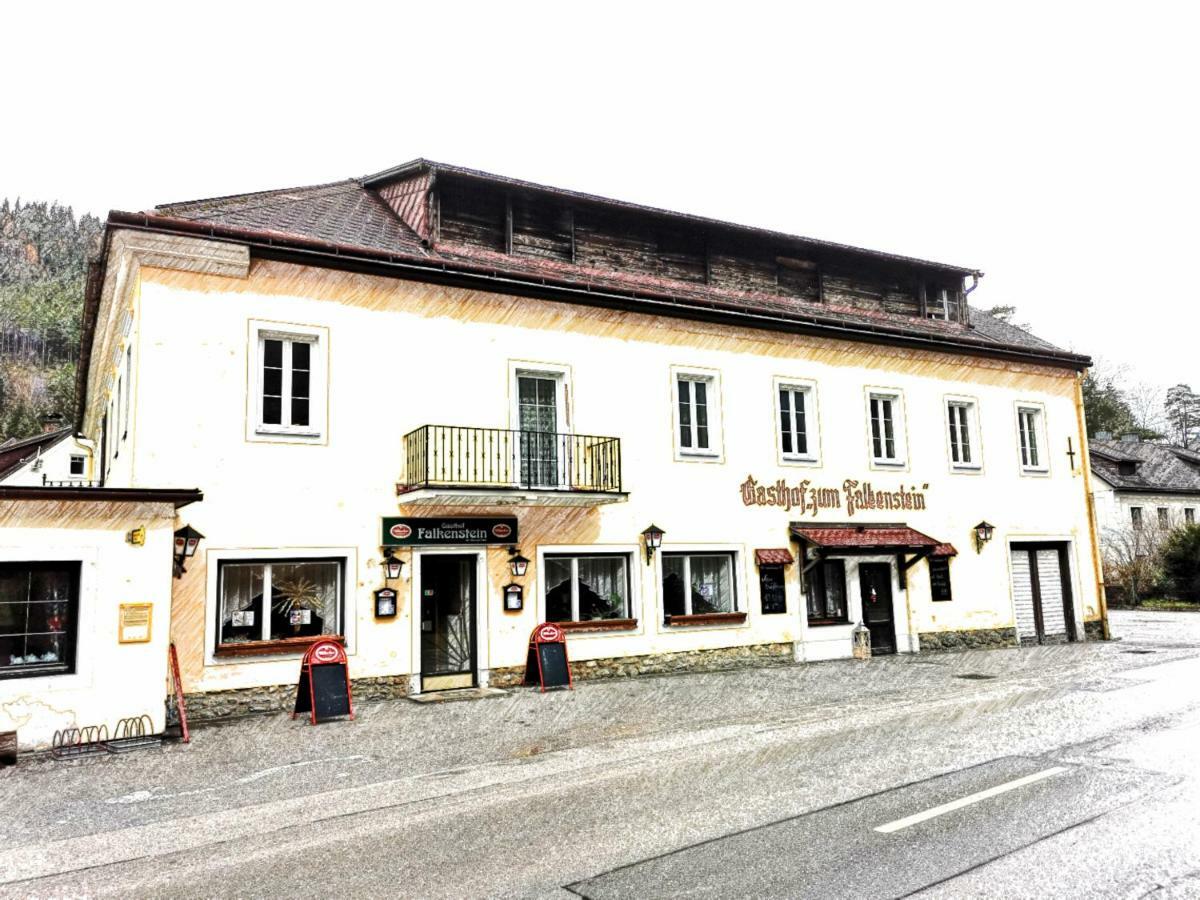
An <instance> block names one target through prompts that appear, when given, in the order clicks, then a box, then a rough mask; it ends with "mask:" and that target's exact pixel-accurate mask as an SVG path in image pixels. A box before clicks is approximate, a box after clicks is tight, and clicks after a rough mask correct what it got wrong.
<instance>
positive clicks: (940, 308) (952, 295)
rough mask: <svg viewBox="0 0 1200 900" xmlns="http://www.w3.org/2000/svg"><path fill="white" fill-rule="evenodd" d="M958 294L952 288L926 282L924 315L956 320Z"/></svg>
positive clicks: (931, 317)
mask: <svg viewBox="0 0 1200 900" xmlns="http://www.w3.org/2000/svg"><path fill="white" fill-rule="evenodd" d="M959 302H960V295H959V292H958V291H957V290H954V289H953V288H946V287H940V286H938V285H933V284H928V285H926V286H925V315H926V317H928V318H930V319H944V320H946V321H947V322H957V321H958V318H959Z"/></svg>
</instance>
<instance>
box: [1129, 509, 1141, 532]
mask: <svg viewBox="0 0 1200 900" xmlns="http://www.w3.org/2000/svg"><path fill="white" fill-rule="evenodd" d="M1129 521H1130V522H1132V523H1133V527H1134V528H1141V527H1142V508H1141V507H1140V506H1131V507H1129Z"/></svg>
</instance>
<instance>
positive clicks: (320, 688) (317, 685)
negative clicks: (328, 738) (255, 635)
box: [292, 641, 354, 725]
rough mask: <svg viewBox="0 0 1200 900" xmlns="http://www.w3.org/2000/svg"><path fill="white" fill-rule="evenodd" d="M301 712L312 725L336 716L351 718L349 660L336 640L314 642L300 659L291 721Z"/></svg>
mask: <svg viewBox="0 0 1200 900" xmlns="http://www.w3.org/2000/svg"><path fill="white" fill-rule="evenodd" d="M303 712H306V713H309V718H310V719H311V720H312V724H314V725H316V724H317V723H318V722H320V721H323V720H325V719H332V718H335V717H337V716H349V717H350V718H351V719H353V718H354V704H353V702H352V701H351V699H350V666H349V661H348V660H347V659H346V651H345V649H344V648H343V647H342V645H341V644H339V643H338V642H337V641H317V642H316V643H315V644H313V645H312V646H311V647H309V648H308V650H307V651H305V654H304V658H303V659H301V660H300V683H299V684H297V685H296V708H295V709H293V710H292V718H293V719H294V718H296V716H297V715H298V714H299V713H303Z"/></svg>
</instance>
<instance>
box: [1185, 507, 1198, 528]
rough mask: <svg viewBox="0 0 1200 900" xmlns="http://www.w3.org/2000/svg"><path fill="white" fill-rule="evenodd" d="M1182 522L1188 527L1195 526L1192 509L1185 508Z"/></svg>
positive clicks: (1193, 510) (1194, 514) (1194, 513)
mask: <svg viewBox="0 0 1200 900" xmlns="http://www.w3.org/2000/svg"><path fill="white" fill-rule="evenodd" d="M1183 521H1184V522H1185V523H1186V524H1188V525H1195V524H1196V510H1195V509H1194V508H1193V507H1190V506H1189V507H1187V508H1186V509H1184V511H1183Z"/></svg>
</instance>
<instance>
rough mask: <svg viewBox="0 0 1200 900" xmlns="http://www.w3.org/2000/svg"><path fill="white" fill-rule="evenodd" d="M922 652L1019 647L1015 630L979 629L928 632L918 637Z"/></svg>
mask: <svg viewBox="0 0 1200 900" xmlns="http://www.w3.org/2000/svg"><path fill="white" fill-rule="evenodd" d="M918 638H919V640H920V642H921V651H922V652H925V651H926V650H928V651H940V650H984V649H992V648H995V647H1015V646H1017V630H1016V629H1015V628H979V629H975V630H972V631H927V632H923V633H922V634H920V635H918Z"/></svg>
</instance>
